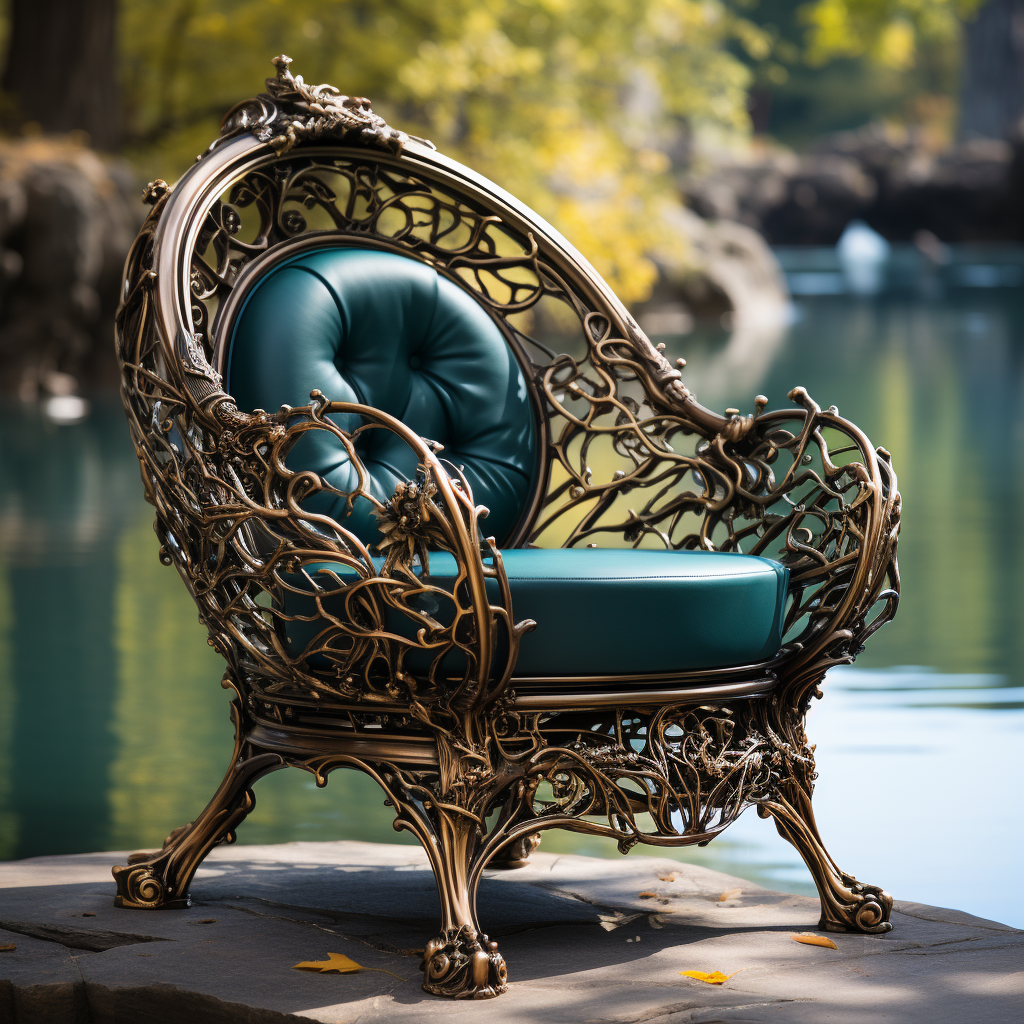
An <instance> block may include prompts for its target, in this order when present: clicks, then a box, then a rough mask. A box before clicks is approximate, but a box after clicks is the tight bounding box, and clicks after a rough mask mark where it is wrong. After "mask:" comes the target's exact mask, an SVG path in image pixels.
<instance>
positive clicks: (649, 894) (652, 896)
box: [640, 889, 658, 900]
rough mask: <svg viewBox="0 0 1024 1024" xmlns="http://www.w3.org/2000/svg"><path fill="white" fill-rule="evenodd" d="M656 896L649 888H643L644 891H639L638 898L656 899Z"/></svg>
mask: <svg viewBox="0 0 1024 1024" xmlns="http://www.w3.org/2000/svg"><path fill="white" fill-rule="evenodd" d="M657 898H658V894H657V893H656V892H651V890H650V889H644V891H643V892H642V893H640V899H642V900H656V899H657Z"/></svg>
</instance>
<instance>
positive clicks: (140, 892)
mask: <svg viewBox="0 0 1024 1024" xmlns="http://www.w3.org/2000/svg"><path fill="white" fill-rule="evenodd" d="M283 764H284V761H283V760H282V758H281V757H280V756H279V755H278V754H259V755H257V756H255V757H250V758H247V759H236V760H233V761H232V764H231V767H230V768H229V769H228V772H227V774H226V775H225V776H224V781H223V782H221V784H220V787H219V788H218V790H217V792H216V793H215V794H214V796H213V799H212V800H211V801H210V802H209V803H208V804H207V805H206V808H205V810H204V811H203V813H202V814H200V815H199V817H198V818H196V820H195V821H194V822H190V823H189V824H188V825H183V826H182V827H181V828H176V829H175V830H174V831H173V832H172V833H171V834H170V835H169V836H168V837H167V839H166V840H165V841H164V845H163V849H162V850H159V851H157V852H156V853H153V854H145V853H136V854H132V855H131V856H129V858H128V863H127V864H119V865H118V866H117V867H114V868H112V869H111V873H112V874H113V876H114V881H115V882H117V895H116V896H115V897H114V906H116V907H123V908H125V909H129V910H165V909H180V908H183V907H189V906H191V905H192V900H191V898H190V897H189V892H188V890H189V886H190V884H191V882H192V877H193V875H195V873H196V869H197V868H198V867H199V865H200V864H201V863H202V862H203V858H204V857H205V856H206V855H207V854H208V853H209V852H210V850H212V849H213V848H214V847H215V846H216V845H217V844H218V843H224V842H232V841H233V840H234V830H235V828H236V827H237V826H238V825H239V824H240V823H241V822H242V820H243V819H244V818H245V816H246V815H247V814H248V813H249V812H250V811H251V810H252V808H253V806H254V805H255V803H256V798H255V797H254V796H253V792H252V789H251V786H252V784H253V783H254V782H255V781H256V780H257V779H258V778H259V777H260V776H261V775H266V774H267V772H272V771H274V770H275V769H276V768H280V767H282V766H283Z"/></svg>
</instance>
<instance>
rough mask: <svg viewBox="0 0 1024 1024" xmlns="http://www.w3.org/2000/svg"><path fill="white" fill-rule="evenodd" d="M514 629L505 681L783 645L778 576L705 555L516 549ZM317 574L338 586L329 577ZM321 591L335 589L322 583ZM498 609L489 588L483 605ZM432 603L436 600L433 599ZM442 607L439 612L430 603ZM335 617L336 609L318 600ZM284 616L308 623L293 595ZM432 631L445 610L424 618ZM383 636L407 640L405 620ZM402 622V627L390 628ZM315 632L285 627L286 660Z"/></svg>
mask: <svg viewBox="0 0 1024 1024" xmlns="http://www.w3.org/2000/svg"><path fill="white" fill-rule="evenodd" d="M502 559H503V561H504V564H505V571H506V573H507V575H508V579H509V586H510V588H511V591H512V605H513V611H514V613H515V617H516V620H517V621H519V620H522V619H534V620H536V622H537V628H536V629H535V630H533V631H532V632H530V633H528V634H526V636H524V637H523V640H522V646H521V648H520V654H519V661H518V662H517V665H516V670H515V675H516V676H569V675H618V674H629V673H654V672H684V671H694V670H698V669H705V668H723V667H728V666H739V665H746V664H750V663H752V662H757V661H764V660H766V659H768V658H771V657H773V656H774V655H775V654H776V653H777V652H778V650H779V647H780V646H781V643H782V635H781V634H782V615H783V608H784V602H785V598H786V588H787V584H788V578H789V572H788V570H787V569H786V568H785V567H784V566H782V565H780V564H779V563H778V562H773V561H771V560H769V559H767V558H759V557H755V556H752V555H740V554H729V553H723V552H706V551H681V552H679V551H646V550H644V551H639V550H618V549H615V550H612V549H593V548H582V549H580V548H569V549H559V548H556V549H537V548H525V549H515V550H507V551H503V552H502ZM319 569H324V570H331V571H332V572H336V573H339V574H340V575H341V576H342V577H344V576H345V574H346V573H345V571H344V570H342V569H341V567H340V566H338V565H336V564H334V565H332V564H330V563H326V562H325V563H323V564H322V565H318V566H310V567H308V570H307V571H309V572H310V573H311V574H313V575H314V578H316V574H317V572H318V570H319ZM430 572H431V577H432V578H434V579H436V581H437V582H438V583H439V584H440V585H442V586H443V585H444V580H446V579H447V580H451V578H452V577H453V576H454V572H455V561H454V559H453V558H452V556H451V555H449V554H447V553H438V554H433V555H431V556H430ZM320 578H321V579H322V580H323V586H324V587H325V589H328V590H332V589H336V588H337V586H338V585H337V583H336V582H335V581H334V580H332V579H331V578H330V577H329V576H328V575H327V574H326V573H324V574H323V575H321V577H320ZM491 597H492V600H496V599H497V588H496V585H495V587H494V590H493V592H492V594H491ZM435 600H436V599H435ZM441 603H442V604H443V603H445V602H441ZM324 606H325V608H326V609H327V610H328V611H329V612H335V608H336V613H337V614H340V613H341V607H342V606H341V600H340V598H337V597H328V598H325V599H324ZM284 610H285V611H286V612H287V613H289V614H303V615H311V614H315V605H314V603H313V601H311V600H309V599H307V598H297V597H295V596H294V595H292V596H291V597H290V598H289V603H288V604H287V605H286V606H285V608H284ZM429 611H430V614H431V615H433V616H434V618H436V619H438V621H441V622H445V621H449V622H450V621H451V617H450V615H449V616H447V619H446V616H445V609H444V608H443V607H442V608H438V607H431V608H430V609H429ZM394 620H395V621H391V620H389V621H388V626H389V628H391V629H393V630H395V631H397V632H400V633H401V634H403V635H405V636H410V637H411V636H412V635H413V632H412V630H411V629H410V620H408V619H405V617H404V616H400V615H396V616H394ZM399 620H401V621H399ZM322 625H323V624H322V623H320V624H316V623H301V622H290V623H287V625H286V627H285V633H286V641H287V643H288V646H289V649H290V651H291V653H292V654H293V656H294V655H297V654H299V653H301V651H302V649H303V648H304V647H305V645H306V643H308V641H309V640H310V639H312V637H313V636H315V635H316V634H317V633H318V632H319V631H320V629H321V628H322Z"/></svg>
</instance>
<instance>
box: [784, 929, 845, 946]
mask: <svg viewBox="0 0 1024 1024" xmlns="http://www.w3.org/2000/svg"><path fill="white" fill-rule="evenodd" d="M792 938H793V941H794V942H803V943H805V944H806V945H808V946H824V947H825V948H826V949H838V948H839V947H838V946H837V945H836V944H835V943H834V942H833V941H832V940H831V939H826V938H825V936H824V935H815V934H813V933H812V932H802V933H801V934H800V935H794V936H793V937H792Z"/></svg>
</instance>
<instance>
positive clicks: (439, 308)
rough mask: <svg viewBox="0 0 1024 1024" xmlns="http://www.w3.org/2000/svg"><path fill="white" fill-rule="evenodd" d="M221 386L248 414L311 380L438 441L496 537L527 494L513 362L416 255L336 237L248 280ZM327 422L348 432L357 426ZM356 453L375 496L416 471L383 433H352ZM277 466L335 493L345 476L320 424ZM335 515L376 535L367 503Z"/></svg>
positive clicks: (472, 305) (466, 298) (528, 438)
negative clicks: (313, 477) (336, 242)
mask: <svg viewBox="0 0 1024 1024" xmlns="http://www.w3.org/2000/svg"><path fill="white" fill-rule="evenodd" d="M225 385H226V387H227V390H228V393H229V394H231V395H232V396H233V397H234V399H235V401H236V402H237V403H238V406H239V408H241V409H245V410H250V411H251V410H253V409H267V410H269V411H276V410H277V409H278V408H280V407H281V406H282V405H291V406H302V405H308V404H309V393H310V391H312V390H314V389H318V390H320V391H322V392H323V393H324V394H325V395H326V396H327V397H328V398H329V399H331V400H332V401H338V402H358V403H361V404H363V405H369V406H373V407H374V408H376V409H380V410H382V411H384V412H386V413H390V414H391V415H392V416H394V417H396V418H397V419H399V420H401V421H402V422H403V423H404V424H405V425H406V426H408V427H409V428H411V430H412V431H413V432H414V433H416V434H418V435H419V436H420V437H425V438H429V439H430V440H432V441H439V442H440V443H441V444H443V445H444V451H443V452H442V453H441V456H440V457H441V459H442V460H447V461H448V462H450V463H451V464H452V465H454V466H456V467H459V468H461V469H462V471H463V472H464V473H465V475H466V478H467V479H468V481H469V484H470V487H471V488H472V491H473V497H474V499H475V500H476V503H477V504H478V505H485V506H487V508H488V509H489V510H490V515H489V517H488V518H487V519H485V520H483V529H484V531H485V532H486V533H487V534H489V535H493V536H494V537H496V538H497V539H498V542H499V543H501V542H503V541H504V540H506V539H508V537H509V536H510V534H511V533H512V531H513V529H514V528H515V526H516V523H517V522H518V521H519V519H520V517H521V515H522V512H523V510H524V508H525V507H526V504H527V502H528V501H529V497H530V493H531V487H532V483H533V477H534V472H535V465H536V461H537V458H536V454H537V441H536V429H535V426H534V414H533V411H532V409H531V406H530V400H529V397H528V395H527V389H526V382H525V380H524V379H523V374H522V371H521V370H520V368H519V364H518V363H517V361H516V359H515V357H514V355H513V353H512V351H511V349H510V348H509V346H508V343H507V342H506V341H505V338H504V336H503V335H502V333H501V331H500V330H499V329H498V327H497V325H496V323H495V322H494V320H492V319H491V317H490V316H489V315H488V314H487V313H486V312H485V311H484V309H483V307H481V306H480V304H479V303H478V302H477V301H476V300H475V299H474V298H473V297H472V296H471V295H469V293H468V292H466V291H465V290H464V289H462V288H461V287H459V286H458V285H457V284H455V283H453V282H452V281H449V280H448V279H447V278H444V277H442V276H440V275H439V274H438V273H437V272H436V271H434V270H433V269H431V268H430V267H428V266H427V265H426V264H425V263H421V262H419V261H418V260H415V259H411V258H406V257H404V256H397V255H394V254H392V253H385V252H379V251H376V250H371V249H358V248H339V247H334V248H324V249H318V250H315V251H313V252H307V253H305V254H303V255H300V256H297V257H293V258H292V259H289V260H285V261H283V262H282V263H281V265H280V266H278V267H275V268H274V269H272V270H270V271H269V272H268V273H267V274H266V275H265V276H264V277H263V278H261V279H260V280H259V281H258V282H257V283H256V284H255V285H254V286H253V288H252V291H251V293H250V294H249V296H248V298H247V300H246V302H245V304H244V306H243V307H242V309H241V311H240V313H239V315H238V318H237V320H236V322H235V328H234V331H233V334H232V338H231V342H230V346H229V350H228V356H227V360H226V368H225ZM334 419H335V421H336V422H337V423H338V424H339V426H341V427H342V428H344V429H346V430H351V429H354V428H355V427H356V426H358V425H359V423H360V422H361V420H360V419H359V418H358V417H352V416H335V417H334ZM357 452H358V454H359V457H360V458H361V459H362V460H363V461H364V464H365V466H366V469H367V470H368V472H369V475H370V489H371V491H372V493H373V495H374V497H375V498H377V500H379V501H383V500H384V499H386V498H389V497H391V495H392V494H393V493H394V491H395V487H396V485H397V484H398V483H399V481H401V480H409V479H412V478H413V476H414V475H415V472H416V462H417V460H416V457H415V455H414V454H413V453H412V450H411V449H410V448H409V447H408V446H407V445H406V444H405V442H404V441H401V440H399V439H398V438H397V437H396V436H395V435H394V434H391V433H389V432H387V431H385V430H372V431H368V432H366V433H365V434H363V435H362V437H361V440H360V442H359V444H358V446H357ZM287 464H288V466H289V468H291V469H294V470H313V471H314V472H316V473H318V474H319V475H320V476H322V477H324V478H325V479H326V480H327V482H328V483H329V484H330V485H331V486H333V487H336V488H337V489H338V490H339V491H342V492H349V491H351V490H352V489H353V488H354V487H355V485H356V473H355V470H354V468H353V466H352V464H351V461H350V460H349V458H348V456H347V454H346V452H345V449H344V447H343V446H342V444H341V443H340V442H339V441H338V439H337V438H335V437H334V436H333V435H331V434H330V433H329V432H328V431H312V432H309V433H307V434H306V435H304V437H303V439H302V440H301V441H300V442H299V443H298V444H297V445H296V447H295V448H294V449H293V451H292V452H291V453H290V455H289V456H288V460H287ZM304 507H306V508H308V509H309V510H310V511H314V512H320V513H325V514H327V515H330V516H332V518H334V519H336V520H339V517H341V516H344V515H345V499H344V498H342V497H338V496H337V495H334V494H328V493H327V492H322V493H320V494H318V495H316V496H315V497H313V498H312V499H310V500H308V501H307V502H305V503H304ZM339 521H340V520H339ZM343 525H344V526H345V527H346V528H347V529H350V530H352V531H353V532H354V533H355V534H356V535H357V536H358V537H360V538H361V539H362V540H364V541H366V542H370V543H372V542H374V541H377V540H379V539H380V535H379V532H378V530H377V525H376V520H375V519H374V517H373V515H372V510H371V505H370V503H369V502H367V501H361V502H357V503H356V507H355V509H354V511H353V513H352V515H351V516H350V517H349V518H348V519H347V520H346V521H344V522H343Z"/></svg>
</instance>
